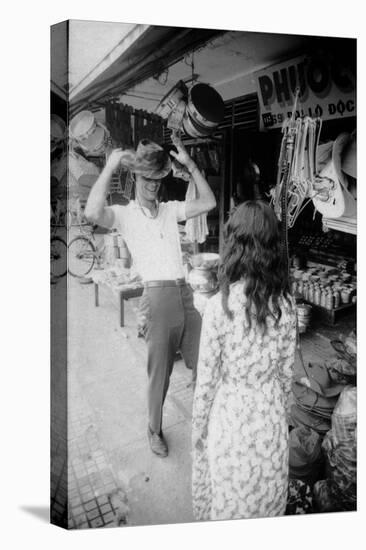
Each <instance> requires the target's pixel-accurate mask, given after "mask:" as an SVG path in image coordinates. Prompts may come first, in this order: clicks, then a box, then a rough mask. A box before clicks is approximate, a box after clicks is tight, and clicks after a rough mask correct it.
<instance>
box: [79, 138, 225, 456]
mask: <svg viewBox="0 0 366 550" xmlns="http://www.w3.org/2000/svg"><path fill="white" fill-rule="evenodd" d="M173 143H174V145H175V146H176V148H177V151H178V152H177V153H176V152H174V151H171V152H170V154H171V155H172V156H173V157H174V158H175V159H176V160H177V161H178V162H179V163H180V164H182V165H183V166H184V167H185V169H187V170H188V172H189V173H190V175H191V177H192V179H193V181H194V183H195V184H196V186H197V190H198V196H199V198H198V199H196V200H192V201H168V202H165V203H159V202H158V198H157V197H158V191H159V188H160V184H161V179H162V178H164V177H165V176H167V175H168V173H169V172H170V170H171V168H172V163H171V160H170V158H169V155H168V154H167V153H166V152H165V151H164V150H163V149H162V147H160V146H159V145H157V144H156V143H153V142H151V141H149V140H142V141H141V142H140V143H139V145H138V147H137V150H136V152H135V151H123V150H122V149H115V150H114V151H112V153H111V155H110V156H109V158H108V160H107V162H106V166H105V168H104V169H103V171H102V173H101V174H100V176H99V178H98V180H97V181H96V182H95V184H94V186H93V188H92V190H91V192H90V195H89V198H88V202H87V204H86V208H85V216H86V217H87V218H88V220H89V221H90V222H92V223H95V224H98V225H101V226H103V227H107V228H118V229H119V231H120V232H121V234H122V235H123V238H124V240H125V241H126V243H127V246H128V248H129V250H130V253H131V256H132V260H133V263H134V267H135V268H136V271H137V272H138V273H139V274H140V275H141V277H142V279H143V281H144V287H145V288H144V294H143V296H142V302H143V308H144V310H145V311H147V319H148V320H147V326H146V336H145V338H146V342H147V348H148V359H147V372H148V414H149V426H148V438H149V443H150V447H151V450H152V451H153V452H154V453H155V454H157V455H158V456H160V457H165V456H167V454H168V447H167V444H166V441H165V439H164V437H163V433H162V416H163V404H164V400H165V397H166V394H167V391H168V387H169V380H170V375H171V372H172V369H173V363H174V357H175V354H176V352H177V350H178V349H179V350H180V351H181V353H182V356H183V358H184V360H185V363H186V365H187V367H188V368H191V369H192V378H193V381H195V376H196V367H197V359H198V348H199V339H200V332H201V318H200V315H199V313H198V312H197V310H196V309H195V308H194V305H193V295H192V291H191V289H190V287H189V286H188V285H187V284H186V282H185V280H184V271H183V264H182V253H181V247H180V240H179V232H178V222H180V221H184V220H187V219H189V218H193V217H195V216H199V215H200V214H203V213H205V212H208V211H209V210H211V209H212V208H214V207H215V206H216V200H215V197H214V194H213V193H212V191H211V189H210V187H209V185H208V183H207V181H206V180H205V178H204V177H203V176H202V174H201V172H200V171H199V169H198V168H197V166H196V164H195V163H194V161H193V160H192V159H191V158H190V156H189V155H188V153H187V151H186V149H185V148H184V146H183V144H182V142H181V141H180V139H178V138H177V137H176V136H175V135H173ZM120 164H122V165H123V166H125V167H127V168H129V169H130V171H131V172H133V173H134V174H135V180H136V193H135V196H136V199H135V200H134V201H133V200H131V201H130V203H129V204H128V205H127V206H119V205H115V206H109V207H108V206H105V201H106V194H107V192H108V188H109V183H110V181H111V178H112V174H113V172H114V171H115V170H116V169H117V168H118V167H119V166H120Z"/></svg>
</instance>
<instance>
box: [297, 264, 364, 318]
mask: <svg viewBox="0 0 366 550" xmlns="http://www.w3.org/2000/svg"><path fill="white" fill-rule="evenodd" d="M290 282H291V290H292V293H293V295H294V296H295V297H296V299H297V300H298V301H303V302H305V303H307V304H310V305H311V308H312V315H313V316H314V317H318V318H319V319H321V320H322V321H324V322H326V323H327V324H332V325H333V324H335V323H336V322H337V321H338V320H339V319H340V318H341V317H342V316H343V315H345V314H347V313H351V312H352V311H354V310H355V309H356V301H357V285H356V277H354V276H352V275H350V274H349V273H347V272H345V271H343V270H339V269H335V268H330V267H328V266H320V265H318V266H316V265H314V266H312V267H308V268H306V269H296V268H291V270H290Z"/></svg>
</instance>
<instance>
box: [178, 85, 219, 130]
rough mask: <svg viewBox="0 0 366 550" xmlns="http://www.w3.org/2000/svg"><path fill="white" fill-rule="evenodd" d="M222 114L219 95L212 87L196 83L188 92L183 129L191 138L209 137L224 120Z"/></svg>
mask: <svg viewBox="0 0 366 550" xmlns="http://www.w3.org/2000/svg"><path fill="white" fill-rule="evenodd" d="M224 112H225V104H224V101H223V99H222V97H221V96H220V94H219V93H218V92H217V91H216V90H215V89H214V88H213V87H212V86H209V85H208V84H203V83H201V82H198V83H196V84H194V85H193V86H192V87H191V88H190V89H189V92H188V102H187V108H186V112H185V115H184V119H183V129H184V131H185V132H186V134H188V135H189V136H191V137H206V136H209V135H210V134H212V133H213V132H214V131H215V130H216V128H217V127H218V125H219V124H220V122H221V121H222V119H223V118H224Z"/></svg>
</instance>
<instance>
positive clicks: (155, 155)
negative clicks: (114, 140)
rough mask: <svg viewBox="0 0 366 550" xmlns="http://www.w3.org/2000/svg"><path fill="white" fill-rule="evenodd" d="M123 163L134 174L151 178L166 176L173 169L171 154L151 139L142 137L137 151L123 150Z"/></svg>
mask: <svg viewBox="0 0 366 550" xmlns="http://www.w3.org/2000/svg"><path fill="white" fill-rule="evenodd" d="M121 164H122V166H124V167H125V168H128V170H130V171H131V172H133V173H134V174H141V175H142V176H144V177H146V178H150V179H162V178H165V176H167V175H168V174H169V172H170V171H171V169H172V162H171V160H170V157H169V154H168V153H167V152H166V151H164V149H163V148H162V147H161V146H160V145H158V144H157V143H154V142H153V141H150V140H149V139H142V140H141V141H140V142H139V144H138V146H137V149H136V151H134V150H133V149H126V150H125V151H123V155H122V158H121Z"/></svg>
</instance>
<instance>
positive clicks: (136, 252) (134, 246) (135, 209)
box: [110, 200, 186, 281]
mask: <svg viewBox="0 0 366 550" xmlns="http://www.w3.org/2000/svg"><path fill="white" fill-rule="evenodd" d="M185 205H186V203H185V202H184V201H168V202H162V203H160V204H159V211H158V215H157V216H156V218H154V217H152V216H151V214H150V211H149V210H148V209H147V208H144V207H142V206H140V205H139V204H138V203H137V202H135V201H133V200H132V201H130V202H129V204H128V205H126V206H121V205H114V206H111V207H110V208H111V209H112V210H113V212H114V218H115V221H114V227H115V228H116V229H118V231H120V233H121V235H122V237H123V239H124V240H125V241H126V244H127V246H128V248H129V250H130V253H131V256H132V260H133V265H134V268H135V269H136V271H137V272H138V273H139V274H140V275H141V277H142V279H143V280H144V281H154V280H169V279H180V278H182V277H184V270H183V262H182V251H181V245H180V238H179V231H178V222H180V221H184V220H185V219H186V214H185Z"/></svg>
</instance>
